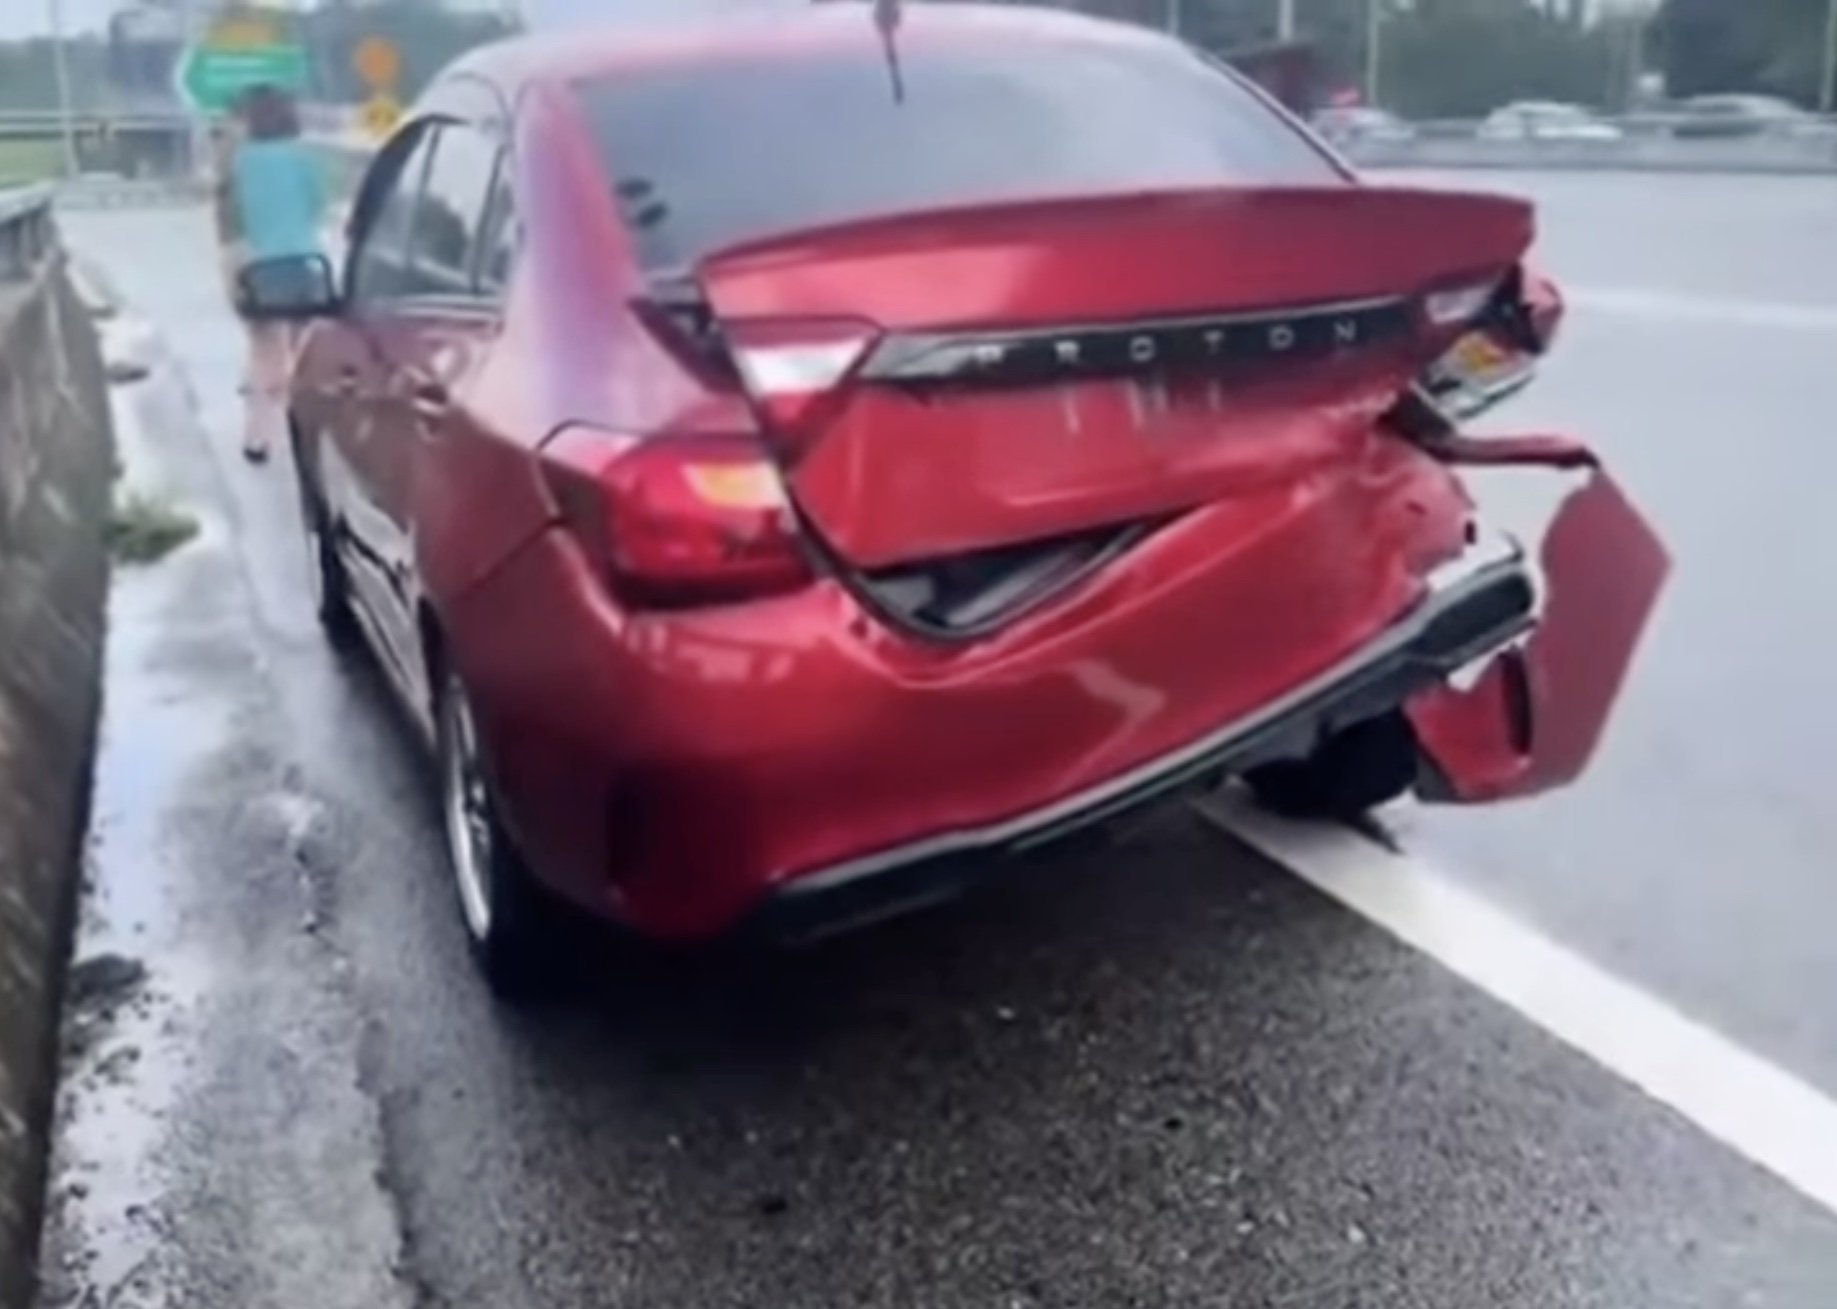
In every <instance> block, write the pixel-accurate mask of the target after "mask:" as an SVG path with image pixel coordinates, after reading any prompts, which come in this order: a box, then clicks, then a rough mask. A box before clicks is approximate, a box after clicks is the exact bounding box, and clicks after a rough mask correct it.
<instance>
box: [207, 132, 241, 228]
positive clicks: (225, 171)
mask: <svg viewBox="0 0 1837 1309" xmlns="http://www.w3.org/2000/svg"><path fill="white" fill-rule="evenodd" d="M212 171H213V173H214V177H213V179H212V197H211V198H212V200H213V202H214V205H215V208H216V214H217V240H218V242H219V243H220V244H221V245H222V246H223V247H224V249H226V250H228V249H233V248H234V247H236V246H238V245H240V244H241V243H242V236H243V232H242V211H241V208H240V207H239V206H238V205H237V203H236V160H235V155H234V153H233V152H232V151H230V150H226V149H223V148H221V147H220V148H219V149H218V150H217V159H216V165H215V167H214V169H213V170H212Z"/></svg>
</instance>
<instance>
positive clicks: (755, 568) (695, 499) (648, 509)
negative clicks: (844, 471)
mask: <svg viewBox="0 0 1837 1309" xmlns="http://www.w3.org/2000/svg"><path fill="white" fill-rule="evenodd" d="M541 457H542V466H543V472H544V475H545V477H546V479H547V481H548V485H549V489H550V491H551V493H552V494H553V495H554V497H555V503H556V507H557V508H558V509H559V510H560V512H561V515H562V518H563V520H564V521H565V522H566V524H567V525H568V527H569V529H570V530H571V531H572V532H573V533H574V535H575V536H576V538H577V539H578V540H579V541H580V542H581V544H582V546H583V547H584V548H585V549H586V550H587V552H588V554H589V555H590V556H591V557H592V558H593V560H594V562H595V563H596V565H597V566H598V567H599V568H600V569H601V571H602V572H603V574H604V575H605V578H606V581H607V584H608V585H609V586H610V587H612V588H613V590H614V591H615V592H617V593H618V594H619V595H620V596H621V597H623V598H625V599H627V600H629V601H631V602H633V603H635V604H642V605H651V606H672V605H690V604H711V603H723V602H731V601H736V600H747V599H753V598H756V597H759V596H764V595H773V594H778V593H781V592H784V591H789V590H794V589H795V588H797V587H799V586H802V585H804V584H805V583H807V582H808V581H809V580H810V576H811V574H810V568H809V564H808V562H807V560H806V557H805V554H804V552H803V549H802V547H801V544H800V542H799V541H798V536H797V525H796V521H795V518H794V517H793V515H792V511H791V506H790V502H789V500H788V499H787V497H786V495H785V490H784V484H783V482H782V481H781V480H780V478H779V475H778V469H777V468H776V466H774V464H773V463H772V461H771V460H770V459H769V458H768V457H767V455H766V453H765V451H763V450H762V449H761V448H760V446H759V443H758V441H757V439H755V438H753V437H744V436H703V435H696V436H660V437H654V438H651V439H648V440H642V441H640V440H634V439H632V438H629V437H619V436H613V435H611V434H608V433H605V432H599V431H594V430H592V429H587V428H569V429H567V430H566V431H563V432H561V433H560V434H559V435H557V436H556V437H554V438H553V439H552V440H551V441H549V442H548V444H546V445H545V446H543V448H542V454H541Z"/></svg>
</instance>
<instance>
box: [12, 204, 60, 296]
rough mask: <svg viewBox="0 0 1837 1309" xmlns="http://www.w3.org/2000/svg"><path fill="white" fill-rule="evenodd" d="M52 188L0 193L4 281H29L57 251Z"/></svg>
mask: <svg viewBox="0 0 1837 1309" xmlns="http://www.w3.org/2000/svg"><path fill="white" fill-rule="evenodd" d="M52 198H53V197H52V191H51V188H50V187H48V186H31V187H20V188H18V189H16V190H12V191H0V282H18V281H25V280H26V279H28V278H30V277H31V276H32V274H33V273H34V272H35V271H37V269H38V268H39V266H40V265H41V264H43V263H44V261H45V258H46V256H47V255H49V254H50V253H51V252H52V251H53V250H54V249H56V248H57V229H56V227H55V226H54V225H53V224H52V221H51V206H52Z"/></svg>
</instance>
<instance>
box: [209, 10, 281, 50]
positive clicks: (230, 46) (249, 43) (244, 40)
mask: <svg viewBox="0 0 1837 1309" xmlns="http://www.w3.org/2000/svg"><path fill="white" fill-rule="evenodd" d="M203 43H204V45H206V46H207V47H209V48H210V49H212V50H252V49H257V48H260V47H263V46H273V45H279V44H280V43H281V34H280V32H279V31H278V30H277V29H276V28H275V26H274V24H273V23H270V22H266V21H264V20H263V19H260V18H250V17H246V16H244V17H236V18H222V19H219V20H217V21H216V22H215V23H212V24H211V26H210V30H209V31H208V32H207V33H206V34H205V37H204V42H203Z"/></svg>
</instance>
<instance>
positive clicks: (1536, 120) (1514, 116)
mask: <svg viewBox="0 0 1837 1309" xmlns="http://www.w3.org/2000/svg"><path fill="white" fill-rule="evenodd" d="M1478 135H1479V136H1480V137H1481V138H1482V139H1483V140H1488V141H1618V140H1620V138H1621V136H1622V135H1623V134H1622V132H1621V130H1620V129H1619V128H1618V127H1615V126H1614V125H1613V124H1612V123H1608V122H1603V121H1602V120H1601V118H1600V117H1599V116H1598V115H1596V114H1595V113H1593V112H1592V111H1590V110H1588V109H1584V108H1583V107H1582V106H1581V105H1567V104H1561V103H1558V102H1556V101H1553V100H1520V101H1518V102H1516V103H1514V104H1509V105H1502V106H1501V107H1500V108H1498V109H1495V110H1493V112H1492V113H1490V114H1488V115H1487V117H1486V121H1485V122H1483V123H1481V124H1480V130H1479V133H1478Z"/></svg>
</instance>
